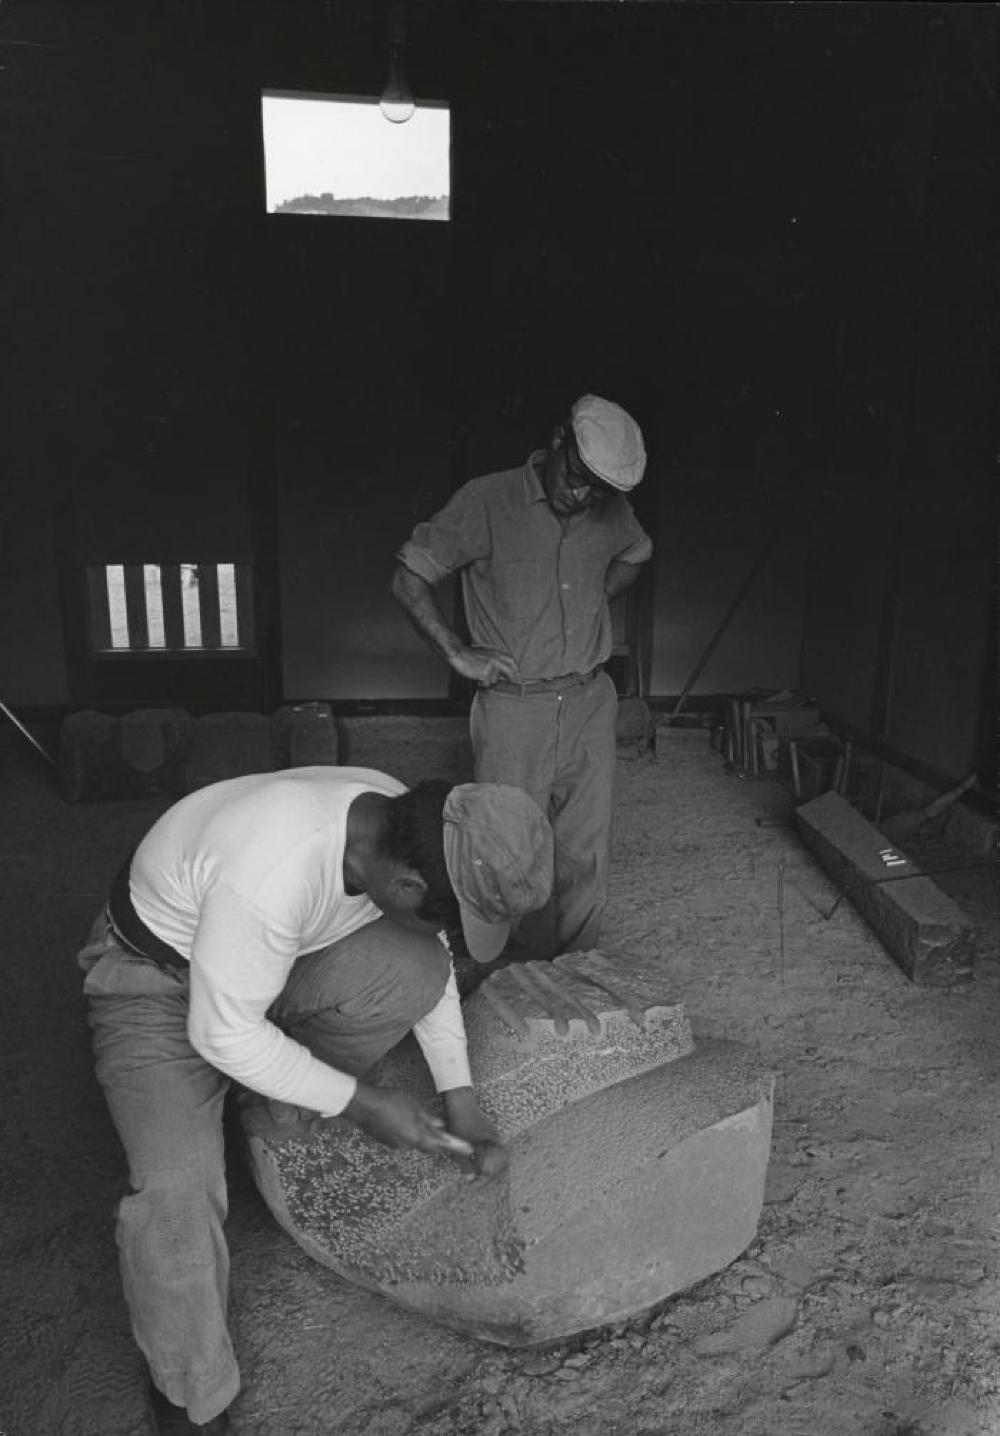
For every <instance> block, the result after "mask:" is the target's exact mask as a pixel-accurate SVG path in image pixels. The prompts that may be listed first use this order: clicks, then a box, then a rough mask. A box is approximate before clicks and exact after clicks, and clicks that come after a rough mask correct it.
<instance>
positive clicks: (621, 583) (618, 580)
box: [604, 558, 642, 602]
mask: <svg viewBox="0 0 1000 1436" xmlns="http://www.w3.org/2000/svg"><path fill="white" fill-rule="evenodd" d="M641 572H642V564H641V563H623V562H622V561H621V559H617V558H613V559H612V560H611V563H610V564H609V565H608V571H607V573H606V574H605V575H604V596H605V598H606V599H608V601H609V602H610V601H611V599H613V598H617V597H618V595H619V594H620V593H624V592H625V590H626V589H627V588H631V587H632V585H633V584H634V583H635V581H636V579H637V578H638V577H639V574H640V573H641Z"/></svg>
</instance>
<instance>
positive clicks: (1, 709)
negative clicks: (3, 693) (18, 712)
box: [0, 702, 56, 767]
mask: <svg viewBox="0 0 1000 1436" xmlns="http://www.w3.org/2000/svg"><path fill="white" fill-rule="evenodd" d="M0 713H4V714H6V716H7V717H8V718H9V719H10V721H11V722H12V723H13V725H14V727H15V728H16V729H17V730H18V732H19V733H23V734H24V736H25V738H27V740H28V742H29V743H30V744H31V746H32V748H35V749H36V750H37V751H38V752H39V753H41V755H42V757H43V758H45V759H47V760H48V762H50V763H51V764H52V765H53V767H54V766H55V761H56V760H55V759H54V758H53V757H52V754H51V753H46V751H45V749H44V748H43V747H42V745H41V743H39V742H38V740H37V739H35V738H33V737H32V736H31V734H30V733H29V732H28V730H27V728H25V726H24V724H23V723H22V722H21V720H20V718H17V717H16V716H15V715H14V714H13V713H12V712H11V711H10V709H9V708H8V707H7V705H6V703H3V702H0Z"/></svg>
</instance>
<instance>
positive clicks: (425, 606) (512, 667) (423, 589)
mask: <svg viewBox="0 0 1000 1436" xmlns="http://www.w3.org/2000/svg"><path fill="white" fill-rule="evenodd" d="M392 595H393V597H394V598H395V599H396V600H397V602H399V603H400V604H401V605H402V607H403V609H404V610H405V612H406V616H407V617H408V618H409V620H410V622H411V623H412V624H413V626H414V628H415V629H416V630H417V632H418V633H419V634H420V635H421V637H422V638H424V639H426V640H427V642H428V643H429V644H430V645H431V647H432V648H434V649H435V650H436V651H437V652H438V653H439V654H440V655H441V657H442V658H443V659H444V660H445V662H446V663H447V664H448V666H449V667H450V668H453V669H454V670H455V672H456V673H458V674H460V675H461V676H462V677H463V678H468V679H470V680H471V681H472V682H473V683H478V684H479V685H480V686H481V687H484V688H489V687H490V685H491V684H493V683H496V681H497V680H498V679H499V678H511V679H512V678H515V677H516V675H517V664H516V663H515V662H514V659H513V658H512V657H511V656H510V654H508V653H498V652H496V651H495V650H493V649H490V648H470V647H468V646H467V645H466V644H464V643H463V642H462V640H461V639H460V638H459V636H458V634H457V633H456V632H455V630H454V629H453V628H450V627H449V626H448V624H447V623H445V621H444V619H443V617H442V616H441V610H440V609H439V608H438V605H437V600H436V599H435V597H434V590H433V589H432V588H431V585H430V584H429V583H428V582H427V580H426V579H424V578H421V577H420V575H419V574H417V573H414V572H413V571H412V569H408V568H407V567H406V565H405V564H402V563H400V564H397V565H396V569H395V572H394V573H393V575H392Z"/></svg>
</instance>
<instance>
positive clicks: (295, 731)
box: [271, 703, 338, 768]
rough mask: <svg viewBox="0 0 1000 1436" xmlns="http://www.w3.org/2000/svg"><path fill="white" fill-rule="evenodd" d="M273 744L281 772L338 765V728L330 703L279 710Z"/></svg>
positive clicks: (273, 719) (292, 705) (272, 728)
mask: <svg viewBox="0 0 1000 1436" xmlns="http://www.w3.org/2000/svg"><path fill="white" fill-rule="evenodd" d="M271 742H272V747H273V749H274V761H275V766H276V767H278V768H310V767H314V766H317V765H319V766H324V767H325V766H328V765H334V766H335V765H336V763H337V762H338V758H337V749H338V744H337V724H336V721H335V720H334V716H333V709H332V708H331V707H330V705H329V703H294V704H288V705H286V706H285V707H282V708H277V709H275V712H274V714H273V715H272V717H271Z"/></svg>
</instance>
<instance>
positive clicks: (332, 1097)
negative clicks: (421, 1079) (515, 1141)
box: [188, 888, 468, 1152]
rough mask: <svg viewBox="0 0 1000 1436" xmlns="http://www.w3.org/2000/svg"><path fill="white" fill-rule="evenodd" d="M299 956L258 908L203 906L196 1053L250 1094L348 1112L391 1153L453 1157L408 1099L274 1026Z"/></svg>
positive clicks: (194, 997)
mask: <svg viewBox="0 0 1000 1436" xmlns="http://www.w3.org/2000/svg"><path fill="white" fill-rule="evenodd" d="M297 952H298V947H297V944H296V942H295V941H294V940H293V938H292V936H291V935H290V934H287V935H285V936H281V935H279V934H278V933H277V932H275V931H274V930H273V929H268V927H267V923H266V920H265V919H264V917H263V915H262V914H260V913H259V912H258V911H257V910H256V909H255V908H254V907H253V905H252V904H250V903H248V902H246V901H245V900H244V899H242V898H240V897H239V896H238V895H237V894H236V893H234V892H233V891H232V890H231V889H225V888H222V889H221V890H220V889H217V890H216V891H215V892H214V893H213V894H212V896H211V897H210V898H209V899H208V900H207V901H206V902H205V903H204V904H203V906H202V911H201V918H200V921H199V924H198V931H197V933H196V934H195V940H194V944H193V947H192V951H191V1001H190V1007H189V1011H188V1036H189V1039H190V1042H191V1045H192V1047H193V1048H194V1049H195V1051H196V1052H197V1053H199V1055H200V1056H202V1057H204V1059H205V1060H206V1062H209V1063H211V1065H212V1066H213V1067H215V1068H217V1069H218V1071H220V1072H224V1073H225V1074H226V1075H227V1076H229V1077H232V1078H234V1079H235V1080H236V1081H238V1082H241V1083H242V1084H243V1085H244V1086H245V1087H249V1088H250V1090H251V1091H253V1092H259V1093H261V1095H262V1096H264V1097H272V1098H276V1099H277V1100H279V1101H283V1102H290V1103H291V1104H292V1105H293V1106H301V1107H306V1108H308V1109H309V1110H310V1111H314V1112H319V1113H320V1114H321V1115H323V1116H336V1115H338V1114H340V1113H343V1115H344V1116H345V1117H348V1118H349V1119H350V1120H351V1121H352V1122H356V1123H357V1124H358V1125H359V1126H361V1127H363V1128H364V1129H365V1131H367V1132H369V1133H370V1134H371V1136H373V1137H375V1138H377V1140H378V1141H380V1142H384V1143H385V1144H386V1145H387V1146H390V1147H419V1148H420V1150H421V1151H424V1152H437V1151H447V1150H449V1147H448V1142H447V1134H446V1133H445V1131H444V1129H443V1124H442V1122H441V1120H440V1118H438V1117H435V1116H434V1115H433V1114H432V1113H431V1112H429V1111H428V1110H427V1109H426V1108H425V1107H424V1106H423V1105H422V1104H421V1103H419V1102H418V1101H417V1100H416V1099H415V1098H414V1097H412V1096H411V1095H410V1094H409V1093H408V1092H400V1091H394V1090H392V1089H389V1088H380V1087H373V1086H370V1085H369V1084H368V1083H365V1082H359V1081H357V1079H356V1078H354V1077H352V1076H350V1075H349V1074H348V1073H346V1072H341V1071H340V1070H339V1069H338V1068H336V1067H331V1066H330V1065H329V1064H328V1063H326V1062H322V1061H321V1060H320V1059H319V1058H318V1057H314V1056H313V1054H312V1053H311V1052H310V1051H309V1050H308V1048H306V1047H303V1046H302V1045H301V1044H300V1043H298V1042H296V1041H295V1040H294V1039H293V1038H291V1037H289V1036H288V1035H287V1034H286V1033H284V1032H282V1031H281V1029H280V1028H279V1027H277V1026H275V1024H274V1023H272V1022H270V1021H269V1020H268V1018H267V1011H268V1008H269V1007H270V1005H271V1003H272V1002H273V1001H274V999H275V998H276V997H277V996H278V994H279V992H280V991H281V989H282V988H283V987H284V984H285V981H286V980H287V977H288V974H289V972H290V971H291V968H292V964H293V963H294V961H295V958H296V956H297ZM463 1040H464V1038H463ZM464 1071H465V1072H466V1073H467V1071H468V1069H467V1068H466V1069H464ZM458 1075H459V1077H460V1078H461V1077H462V1073H461V1072H460V1073H459V1074H458ZM464 1080H468V1078H467V1076H466V1077H465V1079H464ZM455 1135H456V1136H457V1135H460V1134H459V1133H456V1134H455Z"/></svg>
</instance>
